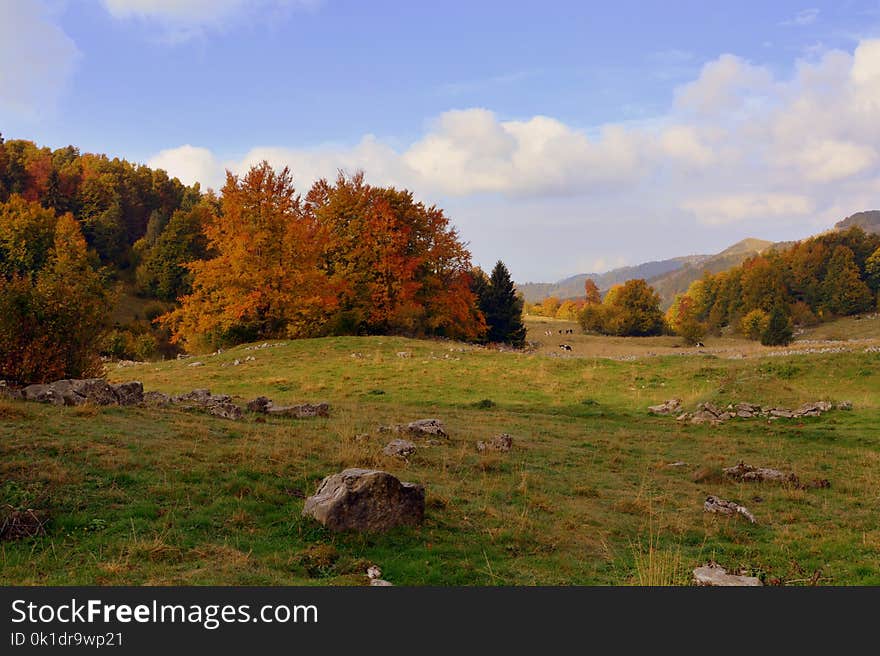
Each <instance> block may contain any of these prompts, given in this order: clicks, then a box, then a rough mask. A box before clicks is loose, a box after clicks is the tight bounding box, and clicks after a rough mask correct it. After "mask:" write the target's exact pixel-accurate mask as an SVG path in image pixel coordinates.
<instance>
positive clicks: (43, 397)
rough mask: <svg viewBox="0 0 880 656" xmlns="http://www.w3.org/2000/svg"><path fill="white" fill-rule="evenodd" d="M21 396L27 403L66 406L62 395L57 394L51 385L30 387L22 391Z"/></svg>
mask: <svg viewBox="0 0 880 656" xmlns="http://www.w3.org/2000/svg"><path fill="white" fill-rule="evenodd" d="M21 394H22V398H23V399H24V400H25V401H33V402H35V403H54V404H56V405H64V399H63V398H62V397H61V395H58V394H56V393H55V390H54V389H52V386H51V385H28V386H27V387H25V388H24V389H23V390H21Z"/></svg>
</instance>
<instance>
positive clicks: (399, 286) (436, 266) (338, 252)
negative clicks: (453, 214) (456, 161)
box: [306, 173, 485, 339]
mask: <svg viewBox="0 0 880 656" xmlns="http://www.w3.org/2000/svg"><path fill="white" fill-rule="evenodd" d="M306 203H307V206H308V209H309V211H310V212H311V213H313V214H314V216H315V218H316V219H317V221H318V223H319V225H320V226H321V228H322V229H323V230H324V231H325V234H326V237H327V241H326V244H325V247H324V255H323V266H324V270H325V272H326V274H327V276H328V279H329V281H330V283H331V288H332V289H335V290H336V294H337V296H336V298H337V305H336V307H337V310H336V312H335V313H334V316H333V318H332V323H331V326H330V330H331V331H332V332H334V333H404V334H412V335H419V334H428V335H443V336H447V337H454V338H460V339H474V338H476V337H478V336H479V335H481V334H482V333H483V332H484V331H485V322H484V319H483V317H482V315H481V313H480V311H479V309H478V307H477V298H476V295H475V294H474V292H473V291H472V289H471V287H472V276H471V262H470V253H468V251H467V249H466V248H465V246H464V245H463V244H462V243H461V241H460V239H459V236H458V233H457V231H456V230H455V229H454V228H453V227H451V226H450V225H449V219H448V218H447V217H446V215H445V214H444V213H443V210H441V209H439V208H437V207H434V206H431V207H426V206H425V205H424V204H423V203H419V202H416V201H415V200H414V198H413V195H412V193H411V192H409V191H406V190H398V189H394V188H392V187H373V186H370V185H368V184H366V182H365V181H364V176H363V173H356V174H355V175H353V176H349V177H347V176H345V175H343V174H340V175H339V176H338V177H337V179H336V182H335V184H332V185H331V184H330V183H329V182H327V181H326V180H320V181H318V182H317V183H316V184H315V185H314V186H313V187H312V189H311V191H310V192H309V194H308V196H307V198H306Z"/></svg>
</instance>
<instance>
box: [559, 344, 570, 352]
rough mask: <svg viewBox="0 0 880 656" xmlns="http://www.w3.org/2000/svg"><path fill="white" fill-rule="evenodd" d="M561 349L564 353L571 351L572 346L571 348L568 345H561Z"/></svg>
mask: <svg viewBox="0 0 880 656" xmlns="http://www.w3.org/2000/svg"><path fill="white" fill-rule="evenodd" d="M559 348H561V349H562V350H563V351H570V350H571V346H569V345H568V344H560V345H559Z"/></svg>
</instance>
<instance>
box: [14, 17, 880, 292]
mask: <svg viewBox="0 0 880 656" xmlns="http://www.w3.org/2000/svg"><path fill="white" fill-rule="evenodd" d="M878 27H880V2H877V1H872V2H834V3H820V2H809V3H807V4H805V3H803V2H773V3H766V2H740V3H721V2H705V1H704V2H664V3H659V2H657V3H654V2H644V1H642V2H631V1H618V2H614V3H590V2H494V1H493V2H473V1H472V2H455V1H448V2H442V3H427V2H426V3H422V2H403V1H396V2H394V1H391V0H374V1H372V2H362V1H361V2H358V1H354V0H348V1H346V0H256V1H250V2H246V1H244V0H177V1H174V0H79V1H73V0H67V1H64V0H45V1H41V0H32V1H29V0H0V131H2V133H3V134H4V136H5V137H6V138H27V139H31V140H34V141H36V142H37V143H39V144H44V145H49V146H52V147H58V146H62V145H67V144H68V143H72V144H74V145H77V146H79V147H80V148H81V149H82V150H84V151H94V152H106V153H108V154H111V155H119V156H122V157H126V158H128V159H131V160H134V161H138V162H145V163H150V164H151V165H157V166H163V167H165V168H167V169H168V170H169V172H170V173H172V174H174V175H178V176H179V177H181V179H182V180H185V181H186V182H191V181H193V180H195V179H199V180H200V181H201V182H202V183H203V184H204V185H206V186H216V185H217V184H218V183H219V181H220V180H222V172H223V170H224V169H225V168H230V169H232V170H234V171H240V170H243V169H245V168H246V167H247V166H248V165H249V164H251V163H253V162H255V161H258V160H259V159H261V158H263V157H265V158H267V159H269V160H270V161H271V162H272V163H273V164H278V165H282V164H289V165H291V168H292V169H293V171H294V175H295V177H296V178H297V179H299V180H300V181H301V185H302V186H303V187H307V186H308V184H309V183H310V181H311V180H312V179H313V178H315V177H317V176H332V175H333V174H334V172H335V171H336V169H337V168H345V169H347V170H353V169H355V168H359V167H361V168H364V169H365V170H366V173H367V177H368V179H369V180H371V181H374V182H376V183H380V184H397V185H401V186H407V187H409V188H411V189H413V191H415V192H416V194H417V196H418V197H419V198H421V199H423V200H425V201H426V202H429V203H437V204H439V205H441V206H442V207H444V208H446V209H447V211H448V213H449V215H450V217H451V218H452V220H453V222H454V223H455V224H456V225H457V226H458V227H459V229H460V231H461V234H462V236H463V237H464V239H466V240H467V241H468V242H469V243H470V247H471V250H472V252H473V253H474V257H475V260H476V261H477V263H479V264H480V265H482V266H484V267H489V266H491V265H492V263H493V262H494V260H495V259H497V258H501V259H504V260H505V262H507V263H508V265H509V266H510V268H511V270H512V272H513V274H514V277H515V278H516V279H517V280H520V281H525V280H551V279H556V278H559V277H562V276H564V275H568V274H573V273H578V272H582V271H589V270H601V269H606V268H610V267H613V266H618V265H621V264H632V263H637V262H640V261H645V260H648V259H660V258H663V257H669V256H674V255H681V254H686V253H692V252H712V251H717V250H720V249H722V248H724V247H725V246H727V245H729V244H730V243H732V242H734V241H737V240H739V239H741V238H743V237H746V236H756V237H763V238H769V239H790V238H797V237H802V236H805V235H807V234H810V233H813V232H817V231H819V230H822V229H825V228H827V227H828V226H830V225H831V224H832V223H833V222H834V221H836V220H838V219H840V218H842V217H843V216H845V215H847V214H849V213H852V212H855V211H858V210H862V209H869V208H873V207H878V206H880V202H878V201H877V195H878V193H880V170H878V162H880V127H877V126H876V125H877V124H878V123H880V122H878V121H876V116H877V113H876V111H877V110H878V109H880V42H878V41H876V40H875V37H877V36H880V35H878V32H880V30H878Z"/></svg>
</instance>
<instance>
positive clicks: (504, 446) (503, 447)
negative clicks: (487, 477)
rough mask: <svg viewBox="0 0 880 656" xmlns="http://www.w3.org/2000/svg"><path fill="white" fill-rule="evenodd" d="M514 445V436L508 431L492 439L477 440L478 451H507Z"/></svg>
mask: <svg viewBox="0 0 880 656" xmlns="http://www.w3.org/2000/svg"><path fill="white" fill-rule="evenodd" d="M512 446H513V438H512V437H511V436H510V435H508V434H507V433H501V434H499V435H496V436H495V437H493V438H492V439H491V440H486V441H485V442H484V441H482V440H480V441H479V442H477V451H479V452H480V453H482V452H483V451H501V452H503V453H507V452H508V451H510V448H511V447H512Z"/></svg>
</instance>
